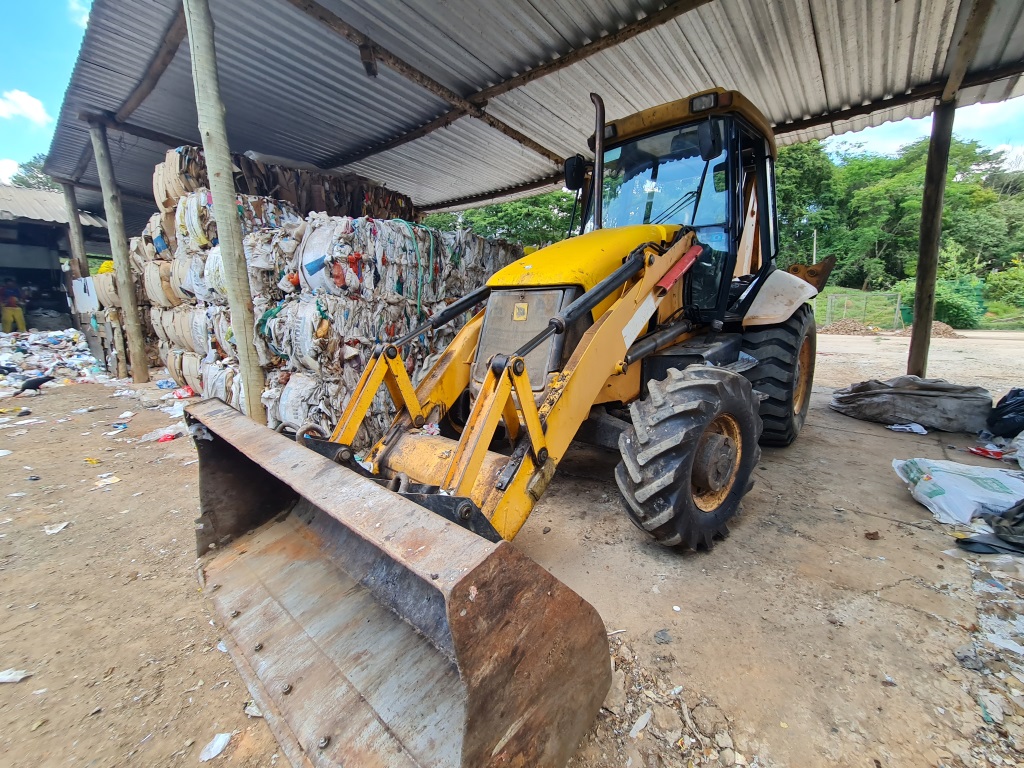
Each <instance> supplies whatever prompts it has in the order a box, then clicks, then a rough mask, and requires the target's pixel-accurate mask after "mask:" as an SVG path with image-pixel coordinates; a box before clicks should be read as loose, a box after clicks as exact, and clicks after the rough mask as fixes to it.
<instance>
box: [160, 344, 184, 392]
mask: <svg viewBox="0 0 1024 768" xmlns="http://www.w3.org/2000/svg"><path fill="white" fill-rule="evenodd" d="M184 355H185V351H184V350H182V349H176V348H174V347H171V349H170V350H169V351H168V353H167V359H166V360H164V365H166V366H167V373H168V374H169V375H170V377H171V378H172V379H174V383H175V384H177V385H178V386H179V387H185V386H188V382H187V381H186V380H185V374H184V372H183V371H182V368H181V367H182V364H183V360H182V358H183V357H184Z"/></svg>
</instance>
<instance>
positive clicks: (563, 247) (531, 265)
mask: <svg viewBox="0 0 1024 768" xmlns="http://www.w3.org/2000/svg"><path fill="white" fill-rule="evenodd" d="M678 230H679V227H678V226H662V225H658V224H638V225H635V226H631V227H616V228H612V229H598V230H595V231H594V232H588V233H587V234H585V235H578V236H577V237H571V238H569V239H568V240H562V241H561V242H558V243H555V244H554V245H549V246H548V247H547V248H542V249H540V250H539V251H535V252H534V253H531V254H530V255H529V256H524V257H523V258H521V259H519V261H515V262H512V263H511V264H509V265H508V266H507V267H505V268H504V269H501V270H499V271H497V272H495V273H494V275H493V276H492V277H491V279H490V280H488V281H487V285H488V286H490V287H491V288H527V287H530V286H538V287H539V286H549V285H550V286H553V285H579V286H582V287H583V290H585V291H589V290H590V289H591V288H593V287H594V286H595V285H597V283H599V282H600V281H601V280H603V279H604V278H605V277H607V276H608V275H610V274H611V273H612V272H614V271H615V270H616V269H618V268H619V267H621V266H622V260H623V259H624V258H625V257H626V256H628V255H629V253H630V251H632V250H633V249H634V248H636V247H637V246H638V245H641V244H642V243H649V242H655V243H661V242H663V241H669V240H671V239H672V238H673V237H674V236H675V233H676V232H677V231H678ZM597 315H598V313H597V312H595V316H597Z"/></svg>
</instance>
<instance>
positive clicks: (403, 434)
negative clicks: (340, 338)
mask: <svg viewBox="0 0 1024 768" xmlns="http://www.w3.org/2000/svg"><path fill="white" fill-rule="evenodd" d="M694 242H695V236H694V233H693V232H692V231H686V232H682V233H680V236H679V237H677V239H676V240H675V241H674V242H673V243H672V244H671V245H670V246H668V247H665V246H664V245H657V244H653V243H651V244H647V245H643V246H640V247H639V248H637V249H636V250H634V251H633V253H632V254H630V256H629V257H627V259H625V260H624V263H623V266H622V267H621V268H620V269H619V270H617V271H616V273H615V274H613V275H611V276H609V277H608V278H606V280H605V281H602V282H601V283H600V284H598V285H597V286H595V287H594V288H593V289H591V290H590V291H588V292H587V293H585V294H583V296H581V297H580V298H578V299H577V300H576V301H575V302H573V303H572V305H570V307H568V308H566V309H565V310H564V311H563V313H562V315H559V316H556V317H554V318H552V319H551V323H550V324H549V326H548V328H547V329H545V331H543V332H542V333H541V334H539V335H538V336H537V337H536V338H534V339H532V340H531V341H530V342H528V343H527V344H526V345H524V346H523V347H522V348H521V349H519V350H516V351H515V352H510V353H509V354H498V355H495V356H494V357H492V358H491V360H490V361H489V364H488V370H487V374H486V377H485V379H484V383H483V385H482V387H481V390H480V392H479V394H478V396H477V398H476V401H475V403H474V405H473V409H472V411H471V413H470V416H469V419H468V421H467V423H466V425H465V427H464V429H463V431H462V434H461V436H460V439H459V440H458V441H455V440H452V439H450V438H444V437H437V436H434V435H429V434H425V433H424V432H422V431H421V430H419V429H418V427H420V426H422V425H423V424H424V423H425V419H437V418H439V417H440V416H442V415H443V414H444V412H445V411H446V410H447V409H448V408H450V407H451V405H452V403H453V402H454V401H455V399H457V397H458V396H459V394H461V392H462V391H463V390H464V389H465V388H466V386H467V385H468V383H469V376H470V367H471V365H472V358H473V352H474V350H475V348H476V344H477V340H478V337H479V333H480V326H481V323H482V313H481V314H480V315H477V316H476V317H474V318H473V320H472V321H471V322H470V323H469V324H467V325H466V327H464V328H463V329H462V331H460V333H459V334H458V335H457V336H456V338H455V340H454V341H453V343H452V344H451V345H450V346H449V347H448V349H447V350H446V351H445V354H444V355H443V356H442V358H441V360H439V361H438V363H437V364H436V365H435V366H434V368H433V369H432V370H431V372H430V373H429V374H428V375H427V377H426V378H425V379H424V381H423V382H422V383H421V384H420V386H419V387H418V388H417V389H416V391H415V393H413V389H412V383H411V381H410V380H409V378H408V374H407V373H406V371H405V366H404V364H403V363H402V359H401V355H400V354H399V351H398V347H397V346H396V345H394V344H390V345H381V346H379V347H378V348H377V349H376V350H375V351H374V354H373V356H372V357H371V360H370V363H369V365H368V366H367V368H366V370H365V371H364V373H363V376H362V379H361V380H360V383H359V385H357V387H356V389H355V391H354V393H353V397H352V398H351V400H350V401H349V404H348V406H347V407H346V409H345V411H344V413H343V414H342V417H341V419H340V421H339V424H338V427H337V429H335V432H334V434H333V435H332V438H331V439H332V441H333V442H335V443H341V444H342V445H343V446H348V445H350V444H351V441H352V440H354V439H355V436H356V434H357V433H358V430H359V427H360V425H361V423H362V421H363V419H364V418H365V416H366V414H367V413H368V411H369V407H370V405H371V403H372V401H373V398H374V396H375V394H376V392H377V390H378V389H379V387H380V386H381V384H384V385H386V386H387V388H388V391H389V392H390V393H391V396H392V399H393V400H394V402H395V404H396V406H397V407H398V408H399V413H398V415H397V416H396V418H395V421H394V422H393V424H392V426H391V427H390V428H389V429H388V431H387V433H386V434H385V435H384V437H383V438H381V440H380V441H378V443H377V444H376V445H374V446H373V448H372V449H371V450H370V451H369V452H368V453H367V454H366V456H365V457H364V460H363V466H367V465H369V466H370V467H371V472H372V473H373V474H376V475H381V476H384V477H394V476H397V475H408V476H409V477H411V478H412V479H413V480H414V481H416V482H417V483H422V484H426V485H429V486H432V487H433V486H436V487H437V488H438V489H439V490H440V491H441V492H442V496H443V497H444V498H445V499H446V500H449V499H465V500H468V501H470V502H472V506H473V507H474V509H473V512H474V513H475V511H476V509H477V508H478V509H479V511H480V512H481V513H482V516H483V517H484V518H486V519H487V520H488V521H490V525H491V526H492V527H493V529H494V531H495V532H496V534H497V535H498V536H500V537H501V538H504V539H506V540H511V539H512V538H513V537H515V535H516V534H517V533H518V532H519V530H520V528H522V526H523V524H524V523H525V522H526V519H527V518H528V517H529V515H530V512H531V511H532V510H533V506H534V504H535V503H536V502H537V501H538V500H539V499H540V497H541V496H542V495H543V493H544V490H545V489H546V488H547V485H548V483H549V482H550V481H551V478H552V477H553V476H554V473H555V468H556V467H557V465H558V462H559V461H560V460H561V458H562V456H563V455H564V454H565V451H566V449H567V448H568V446H569V444H570V443H571V442H572V440H573V438H574V437H575V435H576V433H577V431H578V430H579V427H580V425H581V424H582V423H583V422H584V421H585V420H586V419H587V417H588V415H589V413H590V408H591V406H592V405H593V403H594V402H595V401H596V400H597V399H598V397H599V395H600V393H601V391H602V389H603V388H604V387H605V383H606V382H607V381H608V380H609V379H610V378H611V377H613V376H617V375H624V374H625V373H626V371H627V369H628V364H627V362H626V351H627V350H628V349H629V347H630V345H631V344H632V343H633V342H634V341H635V340H636V338H637V337H638V336H639V335H640V334H641V332H642V331H643V330H644V329H645V328H646V327H647V324H648V321H649V320H650V318H651V317H652V316H653V315H654V314H655V313H656V312H657V309H658V305H659V304H660V303H661V301H662V299H663V298H664V297H665V296H666V295H668V292H669V289H670V288H671V287H672V285H673V284H674V283H675V282H676V281H678V280H679V279H681V278H682V276H683V275H684V274H685V273H686V271H687V270H688V269H689V268H690V267H691V266H692V265H693V263H694V261H695V259H696V256H697V253H698V252H699V246H695V245H694ZM609 296H611V297H612V298H613V299H614V301H613V303H612V305H611V307H610V308H609V309H607V310H606V311H605V312H604V313H603V314H602V315H601V316H600V317H599V318H598V319H597V321H596V322H595V323H594V324H593V325H592V326H591V327H590V329H589V330H588V331H587V332H586V334H585V335H584V336H583V338H582V340H581V341H580V343H579V344H578V345H577V347H576V349H575V351H574V352H573V354H572V356H571V357H570V359H569V361H568V363H567V364H566V365H565V366H564V368H563V369H562V370H561V371H560V372H558V373H557V374H556V375H555V376H554V377H553V379H552V380H551V381H550V383H549V386H548V388H547V391H546V394H545V397H544V399H543V401H542V402H541V403H540V404H539V406H538V405H537V404H536V402H535V400H534V396H533V392H532V390H531V387H530V375H529V371H528V370H527V368H526V362H525V359H524V358H525V356H526V355H527V354H528V353H529V352H530V351H531V350H532V349H533V348H534V347H536V346H537V345H538V344H540V343H541V342H542V341H543V340H544V339H546V338H548V337H550V336H551V335H552V334H554V333H558V332H564V329H565V327H566V325H567V318H566V317H565V315H567V314H576V315H579V314H582V313H583V312H589V311H590V310H591V309H592V308H593V307H594V306H596V305H597V304H599V303H600V302H602V301H605V300H606V299H607V297H609ZM615 297H617V298H615ZM500 423H504V424H505V426H506V429H507V431H508V434H509V437H510V438H511V439H512V440H513V442H514V446H515V447H514V449H513V452H512V455H511V456H503V455H501V454H497V453H495V452H493V451H491V450H489V447H490V445H491V441H492V439H493V438H494V435H495V431H496V429H497V427H498V425H499V424H500ZM321 452H325V451H321ZM468 519H469V514H468V513H467V514H466V520H468Z"/></svg>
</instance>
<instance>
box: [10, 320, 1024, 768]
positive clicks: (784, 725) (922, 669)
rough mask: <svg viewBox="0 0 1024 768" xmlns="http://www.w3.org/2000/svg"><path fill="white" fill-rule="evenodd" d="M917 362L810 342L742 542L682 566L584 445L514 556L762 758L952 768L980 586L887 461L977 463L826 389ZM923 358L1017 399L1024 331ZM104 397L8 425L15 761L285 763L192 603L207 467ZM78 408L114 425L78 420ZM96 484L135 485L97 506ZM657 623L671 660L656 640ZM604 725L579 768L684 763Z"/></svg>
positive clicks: (202, 611) (964, 725)
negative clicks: (783, 439) (595, 613)
mask: <svg viewBox="0 0 1024 768" xmlns="http://www.w3.org/2000/svg"><path fill="white" fill-rule="evenodd" d="M906 345H907V339H904V338H892V337H886V338H881V339H878V340H876V339H872V338H858V337H839V336H831V337H825V336H822V337H820V339H819V353H820V358H819V363H818V365H819V368H818V371H819V372H818V377H817V384H818V386H816V388H815V393H814V397H813V400H812V411H811V414H810V416H809V418H808V422H807V425H806V427H805V430H804V432H803V433H802V435H801V437H800V439H799V440H798V441H797V443H796V444H795V445H794V446H792V447H790V448H788V449H783V450H765V451H764V454H763V459H762V462H761V466H760V468H759V469H758V471H757V473H756V475H757V483H756V485H755V487H754V490H753V491H752V492H751V493H750V494H749V496H748V497H747V498H746V499H745V501H744V505H743V511H742V513H741V515H740V516H739V517H738V518H737V520H736V521H735V523H734V525H733V526H732V534H731V536H730V537H729V538H728V539H727V540H726V541H724V542H722V543H720V544H719V546H718V547H716V549H715V550H714V551H713V552H711V553H704V554H688V555H679V554H675V553H670V552H667V551H665V550H663V549H661V548H660V547H659V546H657V545H656V544H654V543H652V542H651V541H649V540H648V539H647V538H646V537H645V536H643V535H641V533H640V532H639V531H638V530H636V529H635V528H634V527H633V526H632V525H631V524H630V523H629V522H628V520H627V519H626V517H625V515H624V513H623V511H622V509H621V507H620V502H619V500H618V497H617V492H616V490H615V486H614V482H613V480H612V476H611V471H612V468H613V467H614V464H615V461H616V459H615V457H614V456H613V455H612V454H609V453H605V452H602V451H598V450H596V449H591V448H586V447H579V448H578V449H575V450H574V451H573V452H572V453H571V454H570V455H569V456H568V457H567V458H566V460H565V461H564V462H563V464H562V466H561V467H560V470H559V473H558V475H557V477H556V480H555V481H554V482H553V483H552V485H551V487H550V488H549V490H548V494H547V495H546V496H545V497H544V499H543V501H542V502H541V504H540V505H539V506H538V508H537V510H536V511H535V513H534V515H533V516H532V518H531V519H530V521H529V522H528V524H527V525H526V527H525V528H524V529H523V532H522V533H521V535H520V536H519V537H518V538H517V539H516V545H517V546H518V547H520V548H521V549H522V550H523V551H524V552H525V553H526V554H527V555H529V556H530V557H532V558H534V559H535V560H537V561H538V562H539V563H540V564H542V565H543V566H545V567H546V568H548V569H550V570H551V571H552V572H553V573H554V574H555V575H556V576H557V577H558V578H560V579H562V580H563V581H565V582H566V583H567V584H568V585H569V586H570V587H572V588H573V589H575V590H577V591H578V592H579V593H580V594H582V595H583V596H584V597H585V598H586V599H588V600H589V601H591V602H592V603H593V604H594V605H595V606H596V607H597V609H598V610H599V611H600V613H601V615H602V617H603V618H604V620H605V623H606V625H607V627H608V629H609V630H620V629H623V630H625V632H622V633H619V634H617V635H616V636H615V637H616V638H617V639H619V640H622V641H623V642H624V643H628V646H629V648H631V649H632V653H633V654H634V655H635V657H636V659H637V660H638V661H642V662H643V663H644V664H646V665H648V666H649V667H650V668H652V669H656V670H658V674H659V675H660V676H661V677H662V678H663V679H664V680H665V681H666V682H670V683H671V684H673V685H679V686H683V688H684V689H685V693H684V694H683V695H684V696H686V697H687V699H688V700H690V701H696V700H697V699H698V698H699V697H704V701H706V702H709V703H714V704H715V705H717V707H718V708H720V710H721V711H722V712H724V713H725V715H726V717H727V718H729V720H730V722H729V725H728V729H729V730H730V732H731V733H732V735H733V739H734V741H735V747H736V751H737V752H738V753H740V754H743V755H745V756H746V758H747V759H748V760H750V759H751V758H752V756H754V755H757V756H759V757H760V759H761V760H762V761H763V762H762V764H764V763H769V762H770V763H772V764H776V765H788V766H791V767H792V768H804V767H812V768H813V767H814V766H868V767H869V768H870V767H871V766H894V767H895V766H901V767H902V766H933V765H938V764H940V762H942V763H945V764H946V765H959V764H960V763H958V762H957V761H956V759H955V758H953V757H952V756H951V753H952V751H953V750H955V749H956V747H957V745H959V744H963V743H964V742H965V740H969V739H970V738H971V736H972V734H973V733H974V731H975V730H976V729H977V728H978V727H980V726H981V724H982V721H981V717H980V715H979V713H978V708H977V707H976V706H975V705H974V703H973V702H972V701H971V699H970V696H969V695H968V693H967V691H966V688H967V684H966V683H967V681H966V679H965V675H970V674H976V673H968V672H966V671H965V670H963V669H962V668H961V667H960V666H959V665H958V664H957V662H956V660H955V659H954V657H953V655H952V650H953V649H954V648H956V647H958V646H960V645H963V644H964V643H965V642H966V641H967V639H968V638H969V630H970V628H971V626H972V625H973V623H974V621H975V620H976V614H975V605H974V597H973V595H972V593H971V590H970V584H971V581H970V575H969V573H968V570H967V567H966V565H965V564H964V563H963V562H962V561H959V560H955V559H952V558H949V557H946V556H944V555H942V554H941V553H942V550H944V549H948V548H949V547H950V546H951V544H952V541H951V539H950V538H949V536H948V534H947V533H946V532H944V531H942V530H941V529H940V528H939V526H938V525H936V524H934V523H933V522H932V521H931V518H930V516H929V515H928V513H927V511H926V510H925V509H924V508H923V507H920V506H918V505H917V504H916V503H915V502H913V500H912V499H911V498H910V496H909V494H908V493H907V492H906V490H905V489H904V488H903V486H902V484H901V482H900V481H898V479H897V478H896V476H895V474H894V473H893V471H892V469H891V467H890V463H891V461H892V459H893V458H910V457H913V456H924V457H931V458H955V459H956V460H961V461H964V460H967V461H977V462H978V463H981V462H982V461H983V460H980V459H977V460H975V459H973V458H972V457H965V454H963V453H957V452H954V451H953V450H951V449H950V448H949V447H948V446H949V445H959V446H963V445H967V444H969V440H968V438H967V437H965V436H950V435H943V434H937V435H929V436H926V437H918V436H915V435H897V434H893V433H891V432H888V431H886V430H885V429H883V428H882V427H880V426H878V425H874V424H867V423H862V422H857V421H853V420H850V419H847V418H845V417H843V416H841V415H838V414H836V413H834V412H832V411H830V410H828V408H827V399H828V392H829V388H830V387H836V386H842V385H846V384H849V383H851V382H854V381H859V380H862V379H864V378H868V377H878V378H886V377H889V376H892V375H896V374H899V373H901V372H902V371H903V366H904V365H905V359H906ZM934 349H935V354H934V357H933V362H932V367H931V371H930V373H931V375H934V376H946V377H949V378H953V379H954V380H957V381H959V382H961V383H974V384H982V385H984V386H987V387H989V388H990V389H991V390H992V391H993V393H1000V392H1001V391H1003V390H1005V389H1007V388H1009V387H1010V386H1011V385H1014V384H1016V385H1020V384H1021V383H1022V382H1021V381H1020V380H1019V379H1018V377H1019V375H1020V373H1019V371H1020V366H1019V360H1020V351H1021V350H1022V349H1024V335H1020V334H1017V335H1012V334H991V333H990V334H982V333H978V334H972V335H971V338H970V339H966V340H945V339H943V340H937V341H936V342H935V347H934ZM112 391H113V390H111V389H109V388H105V387H99V386H79V387H67V388H63V389H56V390H50V391H48V392H47V393H46V394H45V395H43V396H41V397H38V398H34V399H32V400H29V399H28V398H20V399H19V400H18V402H21V401H23V400H24V401H26V402H25V404H26V405H28V407H30V408H31V409H32V411H33V414H32V417H33V418H39V419H44V420H45V423H42V424H31V425H27V426H25V427H24V429H26V430H27V433H26V434H24V435H20V436H15V435H14V433H15V432H17V431H18V430H17V429H6V430H0V448H6V449H9V450H12V451H13V453H12V454H11V455H9V456H6V457H4V458H2V459H0V466H2V467H3V468H4V469H6V472H5V473H4V482H3V484H2V488H3V489H4V490H3V492H2V493H0V535H2V536H3V538H0V606H3V610H2V612H0V669H7V668H16V669H24V670H27V671H29V672H31V673H32V677H30V678H28V679H27V680H25V681H23V682H21V683H16V684H6V685H0V754H3V755H4V758H3V760H0V763H3V764H4V765H5V766H6V765H9V766H12V768H14V767H20V766H50V765H54V766H56V765H83V766H122V765H138V766H165V765H166V766H175V765H194V764H196V763H197V760H198V755H199V751H200V749H201V748H202V747H203V745H205V744H206V743H207V742H208V741H209V740H210V739H211V738H212V737H213V736H214V735H215V734H216V733H218V732H234V733H235V735H234V736H233V738H232V740H231V744H230V746H229V747H228V749H227V750H226V751H225V753H224V755H223V756H222V757H220V758H218V759H217V760H216V761H215V762H214V763H212V764H213V765H216V764H218V763H219V764H225V765H234V766H247V767H249V766H252V767H254V766H272V765H283V764H284V763H285V762H286V761H285V759H284V757H283V756H281V757H279V758H278V757H276V755H277V749H276V744H275V743H274V740H273V738H272V736H271V734H270V732H269V729H268V728H267V727H266V724H265V723H264V722H263V721H262V720H261V719H258V718H257V719H250V718H248V717H247V716H246V715H245V714H244V713H243V711H242V710H243V707H244V705H245V703H246V701H247V700H248V699H249V696H248V694H247V692H246V690H245V687H244V685H243V684H242V683H241V681H240V679H239V677H238V675H237V674H236V673H235V671H234V669H233V667H232V664H231V661H230V659H229V657H228V656H227V655H226V654H224V653H221V652H220V651H218V650H217V642H218V639H219V637H220V635H219V632H218V630H217V628H216V627H214V626H213V625H212V624H211V621H210V614H209V612H208V611H207V608H206V605H205V604H204V602H203V600H202V598H201V596H200V594H199V592H198V585H197V582H196V579H195V573H194V567H195V557H194V551H193V532H192V521H193V519H194V517H195V515H196V511H197V494H196V477H197V475H196V465H195V464H194V463H192V462H193V460H194V458H195V452H194V450H193V448H192V447H191V445H190V443H189V442H188V440H186V439H179V440H176V441H173V442H170V443H163V444H160V443H145V444H140V443H138V442H132V443H128V442H126V441H125V440H124V438H138V437H140V436H141V435H143V434H145V433H146V432H149V431H150V430H152V429H154V428H156V427H161V426H165V425H167V424H169V423H171V422H170V420H169V419H168V417H167V416H166V414H164V413H161V412H159V411H148V410H144V409H142V408H140V406H139V403H138V402H137V401H133V400H129V399H125V398H112V397H111V394H112ZM87 405H96V406H105V407H107V409H106V410H99V411H94V412H92V413H88V414H72V413H71V412H72V411H73V410H75V409H78V408H82V407H85V406H87ZM127 409H131V410H133V411H136V412H138V415H137V416H136V417H135V418H134V419H133V420H132V421H131V424H130V426H129V428H128V430H126V431H125V432H124V433H122V435H118V436H111V437H105V436H103V435H102V433H103V432H105V431H107V430H108V429H109V427H107V426H106V424H107V423H110V422H113V421H116V420H117V419H116V417H117V415H118V414H120V413H121V412H122V411H124V410H127ZM8 415H9V414H8ZM86 458H97V459H100V463H99V464H96V465H93V464H91V463H88V462H86ZM23 467H31V468H32V469H23ZM106 472H113V473H114V475H115V476H116V477H118V478H120V482H118V483H115V484H112V485H108V486H105V487H102V488H94V484H95V482H96V481H97V476H98V475H100V474H102V473H106ZM31 475H37V476H39V477H40V479H39V480H28V479H27V478H28V477H29V476H31ZM16 493H23V494H25V495H24V496H9V494H16ZM8 519H9V520H8ZM62 522H70V523H71V524H70V525H69V526H68V527H67V528H65V529H64V530H62V531H60V532H59V533H55V534H53V535H47V534H46V533H44V531H43V528H44V526H47V525H52V524H56V523H62ZM545 528H550V531H549V532H547V533H545V532H544V530H545ZM868 531H878V533H879V534H880V538H879V539H878V540H868V539H866V538H865V536H864V534H865V533H866V532H868ZM673 606H679V608H680V610H679V611H675V610H673ZM661 629H667V630H668V634H669V637H670V638H671V640H670V642H669V643H668V644H657V643H655V641H654V639H653V636H654V633H655V632H657V631H658V630H661ZM887 676H888V678H889V679H890V680H891V681H892V682H894V683H895V685H889V684H888V681H887V680H886V678H887ZM691 706H692V703H691ZM607 726H608V724H607V722H604V727H605V730H602V726H601V725H599V727H598V728H597V729H596V730H595V732H594V734H592V736H591V737H590V738H588V739H587V740H586V741H585V742H584V744H583V745H582V747H581V750H580V752H579V754H578V755H577V757H576V758H575V759H574V762H573V764H574V766H579V767H580V768H582V766H595V767H596V766H612V765H616V766H621V765H625V764H626V762H625V760H628V759H630V757H631V756H632V755H633V754H637V756H638V757H640V758H641V759H647V760H648V765H653V764H665V765H676V764H678V765H684V763H683V762H682V761H681V760H680V761H677V762H665V761H664V760H663V759H662V762H660V763H659V762H656V761H655V759H654V758H644V756H643V750H641V751H640V752H639V753H636V752H635V750H634V752H632V753H630V754H629V755H626V756H625V759H623V757H624V755H623V753H622V752H621V751H619V750H618V748H617V747H616V740H615V738H614V734H612V733H611V732H610V730H608V727H607ZM640 742H641V746H642V742H643V739H641V740H640ZM659 759H660V758H659ZM640 764H641V763H638V762H636V761H634V762H633V763H632V766H633V768H639V765H640Z"/></svg>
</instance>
